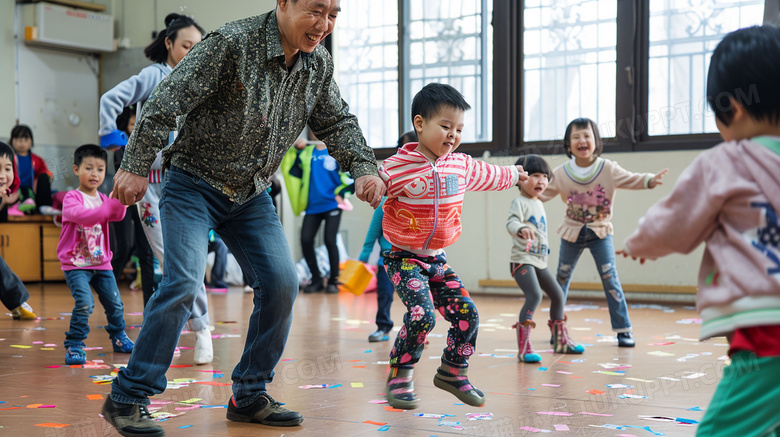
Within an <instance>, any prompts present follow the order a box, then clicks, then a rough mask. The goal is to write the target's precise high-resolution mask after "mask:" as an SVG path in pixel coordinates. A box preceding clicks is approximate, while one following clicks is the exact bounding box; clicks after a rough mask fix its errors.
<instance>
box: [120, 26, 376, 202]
mask: <svg viewBox="0 0 780 437" xmlns="http://www.w3.org/2000/svg"><path fill="white" fill-rule="evenodd" d="M179 116H183V117H181V118H179V123H178V124H179V126H178V130H179V134H178V137H177V138H176V141H175V142H174V143H173V144H172V145H171V146H170V147H168V148H167V149H165V151H164V152H163V167H165V168H168V167H169V166H170V165H175V166H177V167H180V168H183V169H185V170H187V171H189V172H192V173H194V174H197V175H199V176H201V177H202V178H203V180H204V181H206V182H207V183H209V184H210V185H211V186H213V187H215V188H217V189H219V190H221V191H222V192H223V193H225V194H226V195H227V196H230V198H231V199H232V200H233V201H235V202H236V203H238V204H242V203H244V202H246V201H248V200H249V199H251V198H253V197H254V196H256V195H257V194H258V193H260V192H262V191H263V190H265V189H266V188H267V187H268V186H269V185H270V184H269V182H268V177H269V176H271V175H272V174H273V173H274V172H275V171H276V169H277V168H278V167H279V163H280V162H281V160H282V158H283V157H284V154H285V152H286V151H287V149H288V148H289V147H290V146H291V145H292V144H293V142H294V141H295V139H296V138H297V137H298V134H300V132H301V131H302V130H303V128H304V126H306V125H307V124H308V125H309V127H310V128H311V130H312V132H313V133H314V135H316V136H317V138H319V139H320V140H322V141H323V142H325V144H327V145H328V153H330V155H331V156H332V157H333V158H335V159H336V161H338V163H339V165H340V166H341V168H342V169H344V170H347V171H349V173H350V174H351V175H352V177H353V178H355V179H357V178H359V177H361V176H365V175H377V174H378V173H377V164H376V158H375V156H374V153H373V151H372V149H371V148H370V147H368V145H366V141H365V138H364V137H363V133H362V132H361V130H360V127H359V126H358V123H357V118H356V117H355V116H354V115H352V114H350V113H349V108H348V106H347V103H346V102H345V101H344V100H343V99H342V98H341V94H340V93H339V89H338V86H337V85H336V83H335V82H334V80H333V60H332V59H331V57H330V55H329V54H328V52H327V50H325V48H324V47H322V46H318V47H317V48H316V49H315V50H314V51H313V52H312V53H311V54H307V53H303V52H299V56H298V60H297V62H296V63H295V65H294V66H293V67H292V68H291V69H290V70H288V69H287V68H286V66H285V58H284V51H283V49H282V43H281V39H280V35H279V28H278V25H277V21H276V12H275V11H271V12H269V13H267V14H264V15H260V16H255V17H250V18H246V19H243V20H239V21H234V22H232V23H228V24H225V25H224V26H222V27H220V28H219V29H217V30H216V31H214V32H211V33H210V34H208V35H207V36H206V37H205V38H204V39H203V41H201V42H199V43H198V44H195V46H193V48H192V50H190V52H189V53H188V54H187V56H185V57H184V59H183V60H182V61H181V62H179V64H178V65H177V66H176V68H174V69H173V71H172V72H171V74H170V75H168V76H167V77H166V78H165V79H164V80H163V81H162V82H160V84H158V85H157V87H156V88H155V90H154V92H153V93H152V95H151V97H150V98H149V100H147V102H146V104H145V105H144V108H143V111H142V114H141V117H140V120H139V121H138V122H137V123H136V125H135V129H134V130H133V134H132V135H131V137H130V140H129V142H128V144H127V149H126V152H125V156H124V159H123V161H122V166H121V168H122V170H125V171H129V172H131V173H134V174H136V175H141V176H145V175H147V174H149V167H150V166H151V164H152V162H153V161H154V158H155V155H156V153H157V152H158V151H159V150H160V149H162V148H163V147H164V146H166V145H167V143H168V132H169V131H171V130H174V129H176V127H177V126H176V124H177V117H179Z"/></svg>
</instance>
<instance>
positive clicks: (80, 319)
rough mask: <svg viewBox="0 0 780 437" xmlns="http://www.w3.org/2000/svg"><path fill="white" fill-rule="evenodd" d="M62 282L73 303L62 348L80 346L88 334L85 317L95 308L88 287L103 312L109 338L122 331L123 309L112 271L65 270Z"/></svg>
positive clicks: (123, 322)
mask: <svg viewBox="0 0 780 437" xmlns="http://www.w3.org/2000/svg"><path fill="white" fill-rule="evenodd" d="M64 273H65V282H67V283H68V288H70V294H72V295H73V299H75V301H76V304H75V305H74V306H73V312H72V313H71V316H70V329H69V330H68V332H66V333H65V347H66V348H67V347H84V340H86V339H87V335H89V316H90V315H91V314H92V311H93V310H94V309H95V299H94V298H93V297H92V288H90V285H91V286H92V287H94V288H95V293H97V295H98V299H99V300H100V304H101V305H103V310H104V311H105V312H106V320H107V322H108V323H107V324H106V331H108V336H109V337H113V336H115V335H116V334H119V333H120V332H122V331H124V330H125V316H124V312H125V308H124V306H123V305H122V298H121V297H120V296H119V289H118V288H117V286H116V279H115V278H114V272H113V271H112V270H81V269H79V270H67V271H65V272H64Z"/></svg>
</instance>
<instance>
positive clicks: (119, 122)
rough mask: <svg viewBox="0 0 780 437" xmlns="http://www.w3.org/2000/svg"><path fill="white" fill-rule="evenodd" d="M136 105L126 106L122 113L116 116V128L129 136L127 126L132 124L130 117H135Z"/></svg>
mask: <svg viewBox="0 0 780 437" xmlns="http://www.w3.org/2000/svg"><path fill="white" fill-rule="evenodd" d="M135 111H136V108H135V105H130V106H125V108H124V109H123V110H122V113H121V114H119V115H117V116H116V128H117V129H119V130H121V131H122V132H124V133H126V134H128V135H129V133H128V132H127V125H128V124H129V123H130V117H132V116H133V115H135Z"/></svg>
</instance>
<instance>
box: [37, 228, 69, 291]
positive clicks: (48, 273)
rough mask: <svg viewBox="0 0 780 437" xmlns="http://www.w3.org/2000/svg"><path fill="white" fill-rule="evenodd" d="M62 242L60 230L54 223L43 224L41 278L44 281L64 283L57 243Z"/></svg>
mask: <svg viewBox="0 0 780 437" xmlns="http://www.w3.org/2000/svg"><path fill="white" fill-rule="evenodd" d="M59 242H60V228H59V227H57V226H55V225H54V223H45V224H41V276H42V278H41V279H43V280H44V281H64V280H65V273H63V272H62V268H61V265H60V259H59V258H57V243H59Z"/></svg>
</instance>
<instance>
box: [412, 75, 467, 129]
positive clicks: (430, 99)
mask: <svg viewBox="0 0 780 437" xmlns="http://www.w3.org/2000/svg"><path fill="white" fill-rule="evenodd" d="M442 106H449V107H451V108H455V109H460V110H461V111H464V112H465V111H467V110H469V109H471V106H470V105H469V104H468V103H467V102H466V99H465V98H463V94H461V93H460V92H458V90H456V89H455V88H453V87H451V86H450V85H447V84H443V83H429V84H428V85H425V86H424V87H423V89H421V90H420V91H419V92H418V93H417V95H415V96H414V100H412V124H414V117H416V116H418V115H419V116H421V117H422V118H424V119H426V120H427V119H429V118H430V117H433V116H434V115H436V114H437V113H438V112H439V110H440V109H441V107H442Z"/></svg>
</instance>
